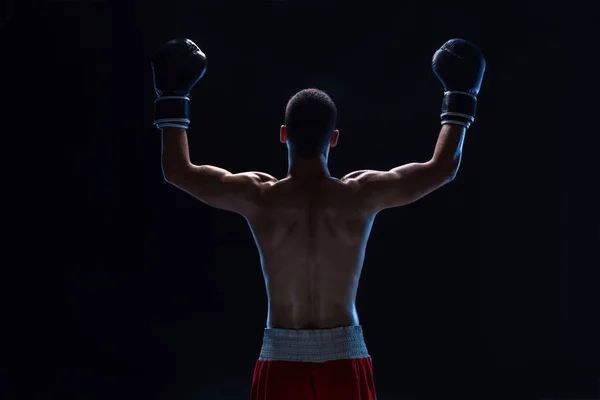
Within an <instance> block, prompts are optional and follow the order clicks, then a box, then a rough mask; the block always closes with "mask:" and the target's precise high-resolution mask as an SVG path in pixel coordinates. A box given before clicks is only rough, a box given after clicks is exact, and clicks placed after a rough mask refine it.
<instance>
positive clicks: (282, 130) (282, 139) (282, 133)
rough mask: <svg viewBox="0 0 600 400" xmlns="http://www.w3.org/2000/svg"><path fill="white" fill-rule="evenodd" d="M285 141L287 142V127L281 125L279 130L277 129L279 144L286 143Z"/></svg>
mask: <svg viewBox="0 0 600 400" xmlns="http://www.w3.org/2000/svg"><path fill="white" fill-rule="evenodd" d="M287 140H288V135H287V127H286V126H285V125H281V128H279V141H280V142H281V143H286V142H287Z"/></svg>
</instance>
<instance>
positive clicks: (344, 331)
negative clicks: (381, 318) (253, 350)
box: [259, 326, 369, 363]
mask: <svg viewBox="0 0 600 400" xmlns="http://www.w3.org/2000/svg"><path fill="white" fill-rule="evenodd" d="M368 356H369V352H368V351H367V346H366V344H365V341H364V337H363V332H362V327H361V326H344V327H341V328H333V329H310V330H309V329H301V330H295V329H269V328H267V329H265V334H264V338H263V345H262V348H261V351H260V357H259V360H270V361H298V362H317V363H321V362H326V361H331V360H341V359H351V358H365V357H368Z"/></svg>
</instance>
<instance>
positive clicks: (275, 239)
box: [248, 177, 374, 329]
mask: <svg viewBox="0 0 600 400" xmlns="http://www.w3.org/2000/svg"><path fill="white" fill-rule="evenodd" d="M354 194H355V189H354V188H353V187H352V186H351V185H349V184H347V183H344V182H342V181H340V180H338V179H334V178H323V180H321V181H318V182H311V183H302V182H299V181H297V180H295V179H293V178H291V177H288V178H286V179H283V180H281V181H278V182H276V183H274V184H273V185H271V186H269V187H268V188H267V189H265V190H264V192H263V201H262V202H261V203H262V207H261V210H260V211H259V212H257V213H255V214H254V215H253V216H252V217H250V218H248V222H249V225H250V227H251V229H252V232H253V234H254V237H255V240H256V244H257V246H258V249H259V252H260V255H261V263H262V269H263V274H264V278H265V284H266V288H267V294H268V302H269V315H268V320H267V326H268V327H281V328H288V329H290V328H291V329H311V328H314V329H316V328H330V327H336V326H347V325H356V324H358V317H357V314H356V309H355V299H356V293H357V289H358V282H359V278H360V274H361V269H362V264H363V260H364V251H365V246H366V243H367V239H368V236H369V233H370V229H371V225H372V221H373V216H374V215H373V214H371V215H369V214H368V213H365V212H363V211H361V209H360V207H359V204H358V202H357V200H356V197H355V195H354Z"/></svg>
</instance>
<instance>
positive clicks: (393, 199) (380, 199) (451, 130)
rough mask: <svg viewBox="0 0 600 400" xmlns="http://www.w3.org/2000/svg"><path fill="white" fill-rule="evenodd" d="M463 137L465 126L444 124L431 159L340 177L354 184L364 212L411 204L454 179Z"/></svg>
mask: <svg viewBox="0 0 600 400" xmlns="http://www.w3.org/2000/svg"><path fill="white" fill-rule="evenodd" d="M464 137H465V128H464V127H462V126H458V125H443V126H442V129H441V131H440V135H439V138H438V141H437V145H436V147H435V151H434V154H433V157H432V158H431V160H429V161H427V162H424V163H410V164H405V165H402V166H400V167H396V168H394V169H391V170H389V171H369V170H364V171H357V172H353V173H351V174H348V175H346V176H345V177H343V178H342V180H343V181H345V182H347V183H348V184H349V185H352V186H354V187H355V188H356V196H357V197H358V200H359V202H360V204H362V206H363V207H364V209H365V211H367V212H378V211H381V210H384V209H386V208H392V207H399V206H403V205H406V204H410V203H412V202H414V201H416V200H419V199H420V198H421V197H423V196H425V195H427V194H429V193H431V192H433V191H434V190H435V189H438V188H440V187H442V186H443V185H445V184H446V183H448V182H450V181H451V180H452V179H454V177H455V176H456V173H457V171H458V167H459V165H460V159H461V155H462V147H463V141H464Z"/></svg>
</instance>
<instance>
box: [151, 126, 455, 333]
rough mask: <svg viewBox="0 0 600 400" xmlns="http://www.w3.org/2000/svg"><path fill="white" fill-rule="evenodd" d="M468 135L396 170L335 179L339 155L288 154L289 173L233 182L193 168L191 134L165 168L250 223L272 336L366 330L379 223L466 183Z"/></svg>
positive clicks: (166, 139) (179, 136)
mask: <svg viewBox="0 0 600 400" xmlns="http://www.w3.org/2000/svg"><path fill="white" fill-rule="evenodd" d="M464 136H465V129H464V128H463V127H460V126H455V125H443V126H442V128H441V130H440V134H439V138H438V141H437V144H436V146H435V150H434V152H433V155H432V157H431V159H430V160H429V161H427V162H423V163H410V164H406V165H403V166H400V167H397V168H394V169H391V170H389V171H372V170H362V171H356V172H352V173H350V174H348V175H346V176H344V177H342V178H340V179H338V178H334V177H332V176H331V175H330V173H329V169H328V167H327V159H328V155H329V151H330V149H331V148H334V147H335V146H336V144H337V141H338V139H339V132H338V131H337V130H336V131H334V132H333V135H332V138H331V141H330V143H329V146H328V147H327V148H326V149H325V150H324V152H323V153H322V154H320V155H319V156H318V157H315V158H314V159H310V160H305V159H301V158H299V157H296V156H295V154H294V149H293V148H291V146H290V144H289V143H288V140H287V129H286V127H285V126H282V127H281V130H280V140H281V142H282V143H284V144H286V145H287V148H288V165H289V168H288V174H287V176H286V177H285V178H283V179H277V178H275V177H273V176H271V175H269V174H265V173H262V172H244V173H238V174H233V173H231V172H229V171H226V170H224V169H221V168H218V167H214V166H209V165H194V164H192V163H191V161H190V158H189V151H188V142H187V134H186V131H185V130H183V129H179V128H166V129H165V130H164V131H163V153H162V166H163V173H164V177H165V179H166V180H167V182H169V183H171V184H173V185H175V186H177V187H178V188H180V189H182V190H184V191H185V192H187V193H189V194H191V195H192V196H194V197H196V198H197V199H199V200H200V201H202V202H204V203H205V204H207V205H209V206H211V207H215V208H218V209H222V210H227V211H231V212H235V213H238V214H240V215H242V216H244V218H245V219H246V220H247V221H248V225H249V227H250V229H251V230H252V233H253V235H254V238H255V242H256V245H257V247H258V250H259V253H260V260H261V265H262V270H263V275H264V279H265V285H266V288H267V295H268V307H269V312H268V317H267V323H266V325H267V327H268V328H284V329H327V328H334V327H341V326H351V325H358V324H359V323H360V322H359V318H358V314H357V311H356V306H355V302H356V294H357V290H358V285H359V280H360V275H361V271H362V266H363V260H364V255H365V247H366V244H367V240H368V238H369V234H370V231H371V226H372V224H373V220H374V219H375V216H376V215H377V213H378V212H379V211H381V210H384V209H388V208H393V207H400V206H403V205H406V204H409V203H412V202H414V201H416V200H418V199H420V198H422V197H423V196H425V195H427V194H429V193H431V192H433V191H434V190H435V189H437V188H439V187H441V186H443V185H445V184H446V183H448V182H450V181H451V180H452V179H454V177H455V176H456V173H457V171H458V167H459V165H460V159H461V154H462V147H463V141H464Z"/></svg>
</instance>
